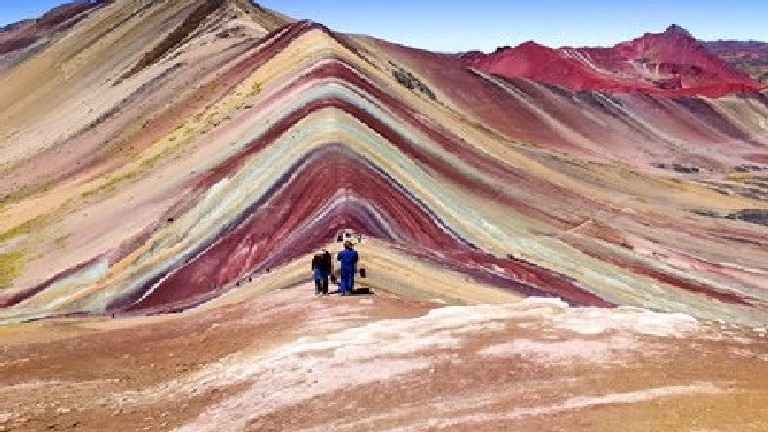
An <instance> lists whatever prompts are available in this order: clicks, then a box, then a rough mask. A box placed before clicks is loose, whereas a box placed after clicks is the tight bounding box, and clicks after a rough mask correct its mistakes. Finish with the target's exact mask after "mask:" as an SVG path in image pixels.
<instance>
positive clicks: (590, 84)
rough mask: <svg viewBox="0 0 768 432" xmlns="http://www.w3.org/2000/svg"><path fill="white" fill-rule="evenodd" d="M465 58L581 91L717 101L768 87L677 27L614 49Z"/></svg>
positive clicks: (525, 48) (529, 48)
mask: <svg viewBox="0 0 768 432" xmlns="http://www.w3.org/2000/svg"><path fill="white" fill-rule="evenodd" d="M460 60H461V61H462V62H463V63H464V64H466V65H467V66H470V67H473V68H476V69H479V70H481V71H484V72H490V73H494V74H497V75H502V76H505V77H509V78H528V79H532V80H535V81H540V82H545V83H551V84H558V85H562V86H565V87H568V88H572V89H576V90H602V91H609V92H643V93H653V94H665V95H670V96H683V95H697V94H698V95H705V96H710V97H718V96H722V95H725V94H728V93H735V92H750V91H757V90H761V89H763V88H764V86H762V85H761V84H760V83H758V82H756V81H754V80H752V79H751V78H750V77H749V76H748V75H747V74H745V73H743V72H741V71H737V70H736V69H734V68H733V67H731V66H730V65H729V64H727V63H726V62H725V61H723V60H722V59H721V58H719V57H718V56H716V55H714V54H712V53H710V52H709V51H708V50H707V49H706V48H705V47H704V46H703V45H702V44H701V43H699V42H698V41H697V40H696V39H694V38H693V37H692V36H691V35H690V34H689V33H688V32H687V31H685V30H684V29H682V28H681V27H679V26H676V25H673V26H670V27H669V28H668V29H667V30H666V31H665V32H664V33H658V34H653V33H647V34H645V35H643V36H642V37H639V38H637V39H634V40H632V41H628V42H623V43H620V44H617V45H615V46H613V47H611V48H567V47H566V48H560V49H557V50H556V49H552V48H548V47H545V46H542V45H539V44H536V43H535V42H526V43H524V44H522V45H519V46H516V47H514V48H508V47H505V48H500V49H498V50H496V51H495V52H494V53H491V54H488V55H482V54H481V53H477V52H470V53H466V54H463V55H462V56H461V57H460Z"/></svg>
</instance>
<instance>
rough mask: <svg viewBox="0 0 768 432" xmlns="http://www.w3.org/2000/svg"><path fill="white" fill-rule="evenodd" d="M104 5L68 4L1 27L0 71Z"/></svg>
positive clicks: (46, 43)
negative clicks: (34, 17)
mask: <svg viewBox="0 0 768 432" xmlns="http://www.w3.org/2000/svg"><path fill="white" fill-rule="evenodd" d="M103 3H104V2H103V1H99V2H93V3H91V2H81V3H67V4H64V5H61V6H59V7H57V8H54V9H52V10H50V11H49V12H48V13H46V14H44V15H43V16H41V17H40V18H38V19H30V20H24V21H20V22H17V23H14V24H10V25H7V26H5V27H3V28H0V72H2V71H5V70H7V69H9V68H11V67H13V66H15V65H16V64H18V63H21V62H23V61H24V60H26V59H28V58H29V57H31V56H32V55H34V54H35V53H37V52H39V51H41V50H42V49H43V48H45V47H46V46H47V45H48V44H49V43H51V41H52V40H54V39H55V38H56V36H57V35H60V34H62V33H63V32H64V31H65V30H67V29H69V28H71V27H72V26H74V25H75V24H77V23H78V22H79V21H80V20H82V19H84V18H85V17H87V16H88V15H89V14H90V13H92V12H93V11H94V10H95V9H96V8H98V7H100V6H102V5H103Z"/></svg>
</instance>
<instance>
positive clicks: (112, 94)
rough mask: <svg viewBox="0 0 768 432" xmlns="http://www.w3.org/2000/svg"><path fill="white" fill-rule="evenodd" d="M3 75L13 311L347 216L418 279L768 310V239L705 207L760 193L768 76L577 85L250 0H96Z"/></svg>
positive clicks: (230, 260) (216, 264) (149, 301)
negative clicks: (527, 76)
mask: <svg viewBox="0 0 768 432" xmlns="http://www.w3.org/2000/svg"><path fill="white" fill-rule="evenodd" d="M53 65H56V67H55V68H53V70H52V67H53ZM43 78H46V79H45V80H43ZM43 81H44V82H45V83H44V84H42V85H41V84H40V83H41V82H43ZM0 84H2V85H0V101H6V102H4V103H0V125H2V126H0V137H1V138H2V141H0V148H1V150H0V162H2V163H3V165H2V167H3V168H2V172H0V192H1V193H3V194H4V196H5V198H4V199H3V200H4V203H3V207H2V209H1V210H0V211H1V212H2V213H0V217H1V219H0V223H1V224H2V225H0V239H2V242H3V243H2V250H0V251H1V252H2V253H3V257H4V258H3V263H2V264H0V265H3V266H4V270H5V271H6V272H7V274H11V273H13V277H9V278H7V279H8V280H7V281H3V282H4V284H5V285H6V287H5V288H4V289H3V291H2V292H0V304H2V306H3V308H2V310H0V320H1V321H4V322H16V321H25V320H33V319H39V318H45V317H54V316H72V315H79V314H87V315H91V314H92V315H99V314H117V315H120V314H139V315H141V314H150V313H162V312H172V311H179V310H186V309H189V308H193V307H195V306H198V305H201V304H203V303H208V302H217V301H218V302H222V301H226V298H227V296H228V295H230V294H232V293H236V292H237V291H238V285H239V282H241V281H243V280H245V279H246V278H251V279H253V278H256V279H257V280H258V279H259V278H265V277H267V276H268V275H271V274H272V273H275V272H280V271H281V269H285V268H290V267H291V266H293V265H296V264H297V263H299V262H303V261H305V260H306V256H307V254H309V253H311V252H312V251H313V250H316V249H317V248H318V247H321V246H326V245H328V243H329V242H330V241H331V240H332V238H333V237H334V233H335V232H336V231H337V230H338V229H341V228H353V229H355V230H357V231H359V232H361V233H364V234H365V236H366V237H370V241H371V244H372V246H371V248H370V250H369V251H368V256H366V257H365V259H366V260H367V261H369V265H371V266H372V267H371V272H372V274H376V273H377V268H376V267H375V265H376V264H380V265H381V267H380V270H378V272H379V276H378V278H379V279H377V278H376V277H373V278H372V280H371V282H370V283H371V284H373V286H374V287H375V288H377V289H382V290H394V291H397V292H400V293H404V294H405V295H413V296H422V297H426V298H429V297H434V296H438V297H439V296H443V297H446V298H448V299H449V300H450V301H455V302H460V301H464V300H466V299H465V298H464V297H463V296H471V295H472V294H471V293H461V291H459V293H447V292H446V291H445V287H444V286H442V285H441V283H442V282H439V283H438V282H435V281H441V279H439V278H436V277H435V278H434V280H433V281H431V280H429V278H430V277H434V272H436V271H446V272H450V273H451V274H455V275H459V276H458V277H462V278H466V280H467V281H468V283H472V284H477V288H476V289H477V290H478V292H480V291H481V290H482V289H488V290H494V289H497V290H498V289H501V290H504V291H507V292H509V293H511V294H512V295H514V296H520V297H525V296H544V297H560V298H563V299H565V300H566V301H567V302H569V303H570V304H572V305H579V306H583V305H586V306H611V305H631V306H640V307H646V308H652V309H656V310H663V311H673V312H685V313H689V314H692V315H694V316H697V317H701V318H711V319H715V318H717V319H726V320H729V321H733V322H745V323H756V322H763V321H764V319H765V316H766V307H767V306H768V292H766V287H767V286H768V267H766V264H765V263H766V262H768V259H766V258H768V256H766V254H768V252H766V248H765V247H764V246H765V244H766V243H767V242H768V233H766V231H765V228H764V227H763V226H761V225H759V224H751V223H748V222H746V221H741V220H738V219H737V218H736V219H734V218H727V217H723V218H720V217H713V216H712V215H714V214H728V215H731V214H736V213H737V212H739V211H743V210H744V209H752V210H756V211H759V210H761V209H762V210H768V205H766V202H765V194H766V192H765V190H764V185H763V186H760V185H761V183H760V181H761V179H760V177H758V176H757V175H756V176H755V178H752V177H750V176H746V177H744V178H742V177H739V178H735V177H733V176H732V174H733V170H734V169H735V167H742V166H747V165H749V166H755V167H757V169H759V168H760V167H761V166H762V164H765V163H768V148H767V147H768V125H767V124H766V120H765V119H766V118H768V96H766V95H765V94H763V93H752V94H743V95H731V96H726V97H723V98H718V99H708V98H704V97H686V98H665V97H662V96H654V95H640V94H622V95H609V94H605V93H601V92H574V91H571V90H568V89H565V88H562V87H558V86H554V85H545V84H541V83H536V82H533V81H529V80H524V79H504V78H502V77H498V76H494V75H489V74H485V73H482V72H479V71H474V70H468V69H466V68H465V67H463V66H462V65H461V64H460V63H459V62H458V61H457V60H456V59H454V58H450V57H447V56H444V55H440V54H434V53H429V52H425V51H421V50H417V49H411V48H407V47H402V46H398V45H394V44H390V43H388V42H385V41H380V40H377V39H373V38H369V37H364V36H349V35H343V34H339V33H336V32H334V31H332V30H330V29H328V28H327V27H325V26H323V25H321V24H317V23H313V22H310V21H292V20H289V19H287V18H285V17H283V16H282V15H279V14H277V13H274V12H271V11H267V10H265V9H261V8H255V7H254V8H252V7H251V6H250V5H249V3H248V2H233V1H210V2H202V3H201V2H193V1H179V2H167V3H149V6H147V7H146V8H143V9H142V8H139V9H136V5H135V3H132V2H127V1H116V2H114V3H110V4H106V5H103V6H102V7H101V8H99V9H98V10H96V11H94V12H92V13H91V14H90V15H89V16H87V17H85V18H84V19H83V20H82V21H80V22H78V23H77V24H76V25H74V26H73V27H72V28H71V29H68V30H66V31H65V33H64V34H63V35H61V36H60V37H59V38H58V39H57V40H55V41H53V42H52V43H51V44H50V45H49V46H48V47H47V48H45V49H44V50H43V51H41V52H39V53H37V54H35V55H34V56H33V57H31V58H30V59H28V60H27V61H25V62H23V63H20V64H18V65H16V66H14V67H12V68H11V69H10V70H8V71H7V72H5V73H4V74H3V75H0ZM664 167H683V168H685V167H696V169H697V170H698V171H699V175H697V176H689V175H683V174H680V173H678V172H675V171H674V170H669V169H667V168H664ZM750 182H751V183H750ZM761 194H762V195H761ZM393 256H394V257H396V258H394V263H393V264H392V265H387V264H386V263H388V262H389V261H388V260H391V259H392V258H391V257H393ZM417 266H426V267H427V268H428V269H431V270H424V272H423V275H422V274H409V273H408V272H407V271H405V270H406V269H408V268H416V267H417ZM286 274H290V276H286V279H285V280H284V281H283V284H284V286H286V287H290V286H293V285H296V284H298V283H300V280H298V279H295V278H294V275H293V273H290V272H286ZM473 286H474V285H473Z"/></svg>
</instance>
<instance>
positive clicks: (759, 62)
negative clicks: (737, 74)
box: [704, 40, 768, 84]
mask: <svg viewBox="0 0 768 432" xmlns="http://www.w3.org/2000/svg"><path fill="white" fill-rule="evenodd" d="M704 44H705V46H706V47H707V49H708V50H709V51H710V52H712V53H713V54H715V55H717V56H718V57H720V58H721V59H723V60H724V61H725V62H727V63H728V64H730V65H731V66H733V67H734V68H736V69H738V70H741V71H743V72H745V73H748V74H749V75H750V76H751V77H752V79H754V80H756V81H759V82H761V83H764V84H768V43H766V42H759V41H746V42H742V41H731V40H720V41H712V42H705V43H704Z"/></svg>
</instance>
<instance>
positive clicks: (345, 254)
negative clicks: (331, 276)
mask: <svg viewBox="0 0 768 432" xmlns="http://www.w3.org/2000/svg"><path fill="white" fill-rule="evenodd" d="M336 260H337V261H339V262H340V263H341V270H346V271H354V270H355V265H357V260H358V255H357V251H356V250H354V249H344V250H342V251H341V252H339V253H338V255H336Z"/></svg>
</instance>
